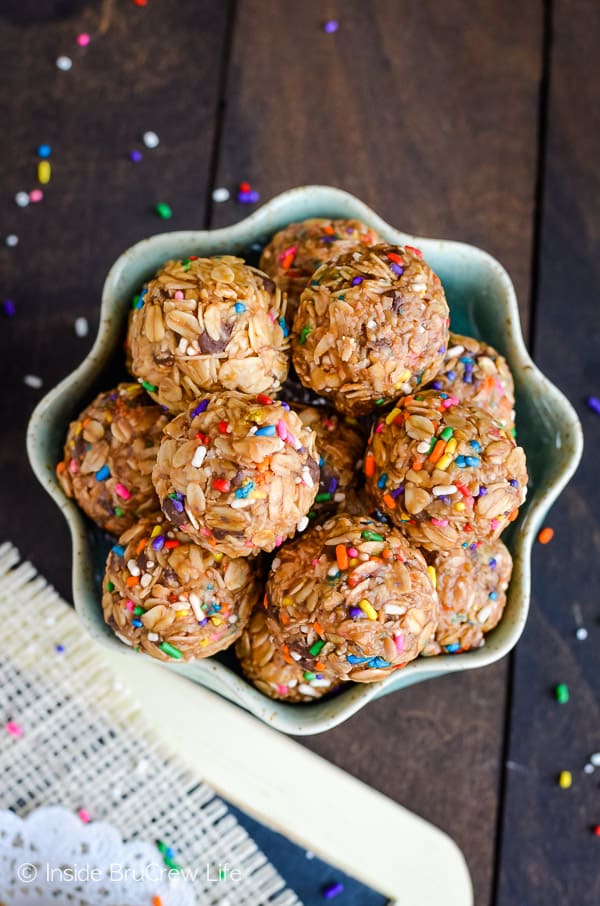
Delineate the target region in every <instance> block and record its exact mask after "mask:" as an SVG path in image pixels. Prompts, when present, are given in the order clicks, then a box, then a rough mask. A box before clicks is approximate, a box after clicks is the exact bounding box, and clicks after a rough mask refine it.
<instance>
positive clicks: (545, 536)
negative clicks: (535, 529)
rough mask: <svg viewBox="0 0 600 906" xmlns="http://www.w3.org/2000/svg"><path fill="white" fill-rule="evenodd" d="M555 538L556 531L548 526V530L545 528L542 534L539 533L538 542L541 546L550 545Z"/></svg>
mask: <svg viewBox="0 0 600 906" xmlns="http://www.w3.org/2000/svg"><path fill="white" fill-rule="evenodd" d="M553 538H554V529H553V528H550V526H546V528H543V529H542V530H541V532H539V533H538V536H537V540H538V541H539V542H540V544H549V543H550V542H551V541H552V539H553Z"/></svg>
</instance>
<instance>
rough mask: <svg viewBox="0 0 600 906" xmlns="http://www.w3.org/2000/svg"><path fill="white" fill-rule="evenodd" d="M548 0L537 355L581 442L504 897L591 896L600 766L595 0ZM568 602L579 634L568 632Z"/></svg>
mask: <svg viewBox="0 0 600 906" xmlns="http://www.w3.org/2000/svg"><path fill="white" fill-rule="evenodd" d="M552 7H553V22H552V43H551V51H550V58H549V63H550V70H549V75H550V79H549V89H550V90H549V97H548V111H547V112H548V117H547V123H548V129H547V140H546V152H545V160H544V180H543V185H542V188H543V197H542V207H541V212H540V213H541V234H540V243H541V246H540V256H539V260H540V271H539V275H538V276H539V279H538V287H539V291H538V295H537V299H536V308H535V320H534V325H533V328H534V333H533V337H534V353H535V358H536V360H537V362H538V364H539V365H540V367H541V368H542V369H543V370H544V371H545V372H546V373H547V374H548V375H549V377H550V378H551V380H553V381H555V382H556V384H557V385H558V386H559V387H561V388H562V389H563V390H564V392H565V393H566V394H567V396H569V398H570V399H571V401H572V402H573V403H574V405H575V407H576V408H577V409H578V411H579V413H580V416H581V419H582V422H583V428H584V433H585V443H586V447H585V450H584V455H583V461H582V464H581V466H580V468H579V471H578V472H577V474H576V476H575V478H574V480H573V481H572V482H571V484H570V485H569V487H568V488H567V491H566V493H565V494H564V495H563V497H562V498H561V500H560V501H559V503H558V505H557V506H556V507H555V508H554V509H553V511H552V512H551V513H550V516H549V518H548V524H549V525H551V526H553V527H554V529H555V532H556V534H555V538H554V541H553V542H552V543H551V544H549V545H548V546H547V547H538V549H537V550H536V552H535V559H534V578H533V589H534V596H533V607H532V614H531V618H530V621H529V625H528V627H527V630H526V632H525V636H524V638H523V639H522V640H521V642H520V644H519V646H518V647H517V649H516V652H515V672H514V683H513V697H512V708H511V723H510V743H509V747H508V758H509V766H510V768H509V771H508V776H507V785H506V803H505V814H504V821H503V835H502V836H503V844H502V849H501V853H500V864H501V871H500V876H499V891H498V900H497V902H498V904H499V906H513V904H514V903H523V904H525V903H527V904H532V906H533V904H535V906H537V904H548V903H565V904H566V903H569V904H571V903H581V904H583V903H589V904H592V903H598V902H600V872H599V871H598V864H599V848H598V847H599V843H600V841H599V840H598V838H597V837H595V836H594V835H593V833H592V828H593V827H594V826H595V825H597V824H600V801H599V798H598V776H599V775H598V771H596V774H595V775H591V776H588V775H586V774H584V773H583V771H582V768H583V766H584V764H585V763H586V762H587V760H588V757H589V755H590V753H592V752H596V751H598V750H599V749H600V705H599V702H600V674H599V672H598V651H599V646H600V627H599V619H598V618H599V616H600V608H599V605H598V587H599V586H600V533H599V531H598V452H597V451H598V449H600V418H599V417H598V416H597V415H595V414H594V413H593V412H591V411H590V410H589V409H588V408H587V407H586V405H585V397H586V396H587V395H590V394H595V395H596V396H599V397H600V368H599V366H600V314H599V308H598V298H599V296H600V261H599V258H598V249H599V247H600V169H599V167H598V161H599V160H600V80H599V76H598V36H599V35H600V7H599V6H598V4H597V3H595V2H594V0H557V2H555V3H553V4H552ZM577 609H579V610H580V612H581V619H582V622H583V624H584V625H585V627H586V628H587V629H588V631H589V637H588V640H587V641H577V640H576V638H575V630H576V622H577V621H576V613H577ZM556 683H567V685H568V686H569V689H570V694H571V698H570V701H569V703H568V704H565V705H559V704H557V702H556V701H555V699H554V695H553V687H554V686H555V684H556ZM561 770H570V771H571V772H572V774H573V787H572V788H571V789H570V790H562V789H560V788H559V787H558V785H557V775H558V773H559V772H560V771H561Z"/></svg>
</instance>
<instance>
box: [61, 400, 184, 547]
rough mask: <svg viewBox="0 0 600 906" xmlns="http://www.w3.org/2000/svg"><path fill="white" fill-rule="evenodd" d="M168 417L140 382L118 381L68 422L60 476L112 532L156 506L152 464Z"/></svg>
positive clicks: (70, 492)
mask: <svg viewBox="0 0 600 906" xmlns="http://www.w3.org/2000/svg"><path fill="white" fill-rule="evenodd" d="M168 420H169V417H168V416H167V415H165V414H164V413H163V412H162V411H161V409H160V407H159V406H157V405H155V403H153V402H152V400H151V399H150V398H149V396H148V395H147V394H146V393H145V392H144V391H143V390H142V388H141V387H140V385H139V384H119V385H118V387H116V388H115V389H114V390H108V391H107V392H106V393H100V394H99V395H98V396H97V397H96V399H95V400H94V402H93V403H90V405H89V406H87V407H86V408H85V409H84V410H83V412H82V413H81V415H80V416H79V418H78V419H76V421H74V422H71V424H70V425H69V430H68V433H67V440H66V443H65V455H64V459H62V460H61V461H60V462H59V463H58V465H57V467H56V474H57V476H58V480H59V481H60V484H61V487H62V489H63V490H64V492H65V494H67V495H68V496H69V497H74V498H75V500H76V501H77V503H78V504H79V506H80V507H81V509H82V510H83V511H84V512H85V513H87V515H88V516H89V517H90V519H93V520H94V522H96V523H97V524H98V525H99V526H100V527H101V528H103V529H106V531H108V532H111V533H112V534H113V535H120V534H121V532H124V531H125V529H126V528H129V526H131V525H133V523H134V522H136V521H137V520H138V519H139V517H140V516H142V515H144V514H145V513H148V512H153V511H156V510H158V500H157V499H156V494H155V493H154V487H153V485H152V468H153V466H154V463H155V462H156V457H157V455H158V446H159V444H160V438H161V434H162V429H163V427H164V426H165V425H166V424H167V422H168Z"/></svg>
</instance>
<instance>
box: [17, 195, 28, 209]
mask: <svg viewBox="0 0 600 906" xmlns="http://www.w3.org/2000/svg"><path fill="white" fill-rule="evenodd" d="M15 201H16V203H17V204H18V205H19V207H20V208H26V207H27V205H28V204H29V193H28V192H17V194H16V195H15Z"/></svg>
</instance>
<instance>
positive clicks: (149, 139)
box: [142, 129, 160, 148]
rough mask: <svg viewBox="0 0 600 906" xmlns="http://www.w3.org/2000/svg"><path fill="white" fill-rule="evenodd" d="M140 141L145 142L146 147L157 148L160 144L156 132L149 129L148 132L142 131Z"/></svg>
mask: <svg viewBox="0 0 600 906" xmlns="http://www.w3.org/2000/svg"><path fill="white" fill-rule="evenodd" d="M142 141H143V143H144V144H145V146H146V148H158V146H159V145H160V139H159V137H158V135H157V134H156V132H152V130H151V129H149V130H148V132H144V134H143V135H142Z"/></svg>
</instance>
